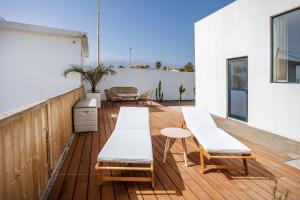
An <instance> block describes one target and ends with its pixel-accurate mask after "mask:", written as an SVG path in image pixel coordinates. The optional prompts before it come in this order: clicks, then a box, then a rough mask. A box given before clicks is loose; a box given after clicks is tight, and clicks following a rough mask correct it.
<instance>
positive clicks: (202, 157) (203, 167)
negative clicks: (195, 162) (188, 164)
mask: <svg viewBox="0 0 300 200" xmlns="http://www.w3.org/2000/svg"><path fill="white" fill-rule="evenodd" d="M181 127H182V128H185V129H188V128H187V126H186V122H185V121H184V120H183V121H182V124H181ZM198 144H199V153H200V172H201V173H205V172H206V171H209V170H212V169H243V170H245V174H246V175H248V163H247V160H248V159H251V160H255V155H254V154H253V153H251V154H229V153H226V154H220V153H218V154H217V153H209V152H207V151H206V150H205V149H204V148H203V147H202V146H201V144H200V142H199V141H198ZM205 158H206V159H207V160H211V159H214V158H219V159H243V167H238V166H236V165H212V164H210V165H208V164H206V163H205Z"/></svg>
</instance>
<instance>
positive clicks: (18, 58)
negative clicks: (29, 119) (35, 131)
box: [0, 22, 83, 115]
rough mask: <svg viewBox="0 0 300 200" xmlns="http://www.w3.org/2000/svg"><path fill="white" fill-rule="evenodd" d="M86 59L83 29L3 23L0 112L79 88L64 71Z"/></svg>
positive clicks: (76, 79) (77, 81) (0, 32)
mask: <svg viewBox="0 0 300 200" xmlns="http://www.w3.org/2000/svg"><path fill="white" fill-rule="evenodd" d="M77 33H78V35H77ZM82 62H83V56H82V41H81V38H80V33H79V32H75V31H67V30H61V29H54V28H48V27H41V26H35V25H28V24H21V23H15V22H0V91H1V98H0V115H1V114H4V113H7V112H13V111H14V110H16V109H17V110H20V107H21V108H22V107H27V106H29V105H33V104H34V103H35V102H40V101H42V100H45V99H48V98H51V97H54V96H57V95H60V94H63V93H65V92H67V91H69V90H72V89H75V88H77V87H79V86H80V85H81V78H80V76H79V75H74V76H72V75H71V76H68V78H67V79H66V78H65V77H64V76H63V71H64V70H65V69H66V68H67V67H69V66H70V65H71V64H82Z"/></svg>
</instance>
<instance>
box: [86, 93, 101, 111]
mask: <svg viewBox="0 0 300 200" xmlns="http://www.w3.org/2000/svg"><path fill="white" fill-rule="evenodd" d="M86 98H87V99H96V104H97V108H100V107H101V93H100V92H95V93H94V92H87V93H86Z"/></svg>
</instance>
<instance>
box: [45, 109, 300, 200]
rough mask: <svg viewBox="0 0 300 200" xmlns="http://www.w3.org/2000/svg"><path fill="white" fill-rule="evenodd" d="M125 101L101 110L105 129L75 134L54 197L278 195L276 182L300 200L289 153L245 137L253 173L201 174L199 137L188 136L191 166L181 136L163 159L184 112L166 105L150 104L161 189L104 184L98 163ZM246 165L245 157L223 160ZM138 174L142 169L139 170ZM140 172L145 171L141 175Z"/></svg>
mask: <svg viewBox="0 0 300 200" xmlns="http://www.w3.org/2000/svg"><path fill="white" fill-rule="evenodd" d="M118 110H119V106H114V107H110V106H104V107H102V108H101V109H99V127H100V130H99V132H93V133H81V134H77V135H76V136H75V139H74V140H73V143H72V145H71V147H70V150H69V153H68V154H67V156H66V159H65V161H64V163H63V166H62V168H61V170H60V172H59V175H58V177H57V180H56V182H55V184H54V186H53V188H52V190H51V193H50V196H49V199H103V200H109V199H188V200H193V199H230V200H235V199H255V200H259V199H266V200H271V199H272V190H271V187H272V186H273V185H274V180H275V179H278V190H279V192H281V193H285V192H286V190H287V189H288V190H289V199H295V200H296V199H300V171H299V170H296V169H294V168H292V167H289V166H288V165H286V164H284V162H285V161H286V160H287V159H288V158H286V157H282V156H278V155H276V154H274V153H272V152H271V151H270V150H268V149H266V148H264V147H261V146H258V145H256V144H254V143H250V142H247V141H245V140H242V139H240V138H239V139H240V140H241V141H242V142H244V143H245V144H246V145H248V146H249V147H251V148H252V149H253V150H254V152H255V154H256V156H257V161H249V175H248V176H244V173H243V171H239V170H230V171H226V170H221V171H211V172H207V173H206V174H201V173H200V170H199V150H198V148H197V145H196V143H195V142H194V141H193V139H189V140H188V141H187V149H188V159H189V164H190V166H189V167H186V166H185V165H184V159H183V156H182V154H179V152H182V151H183V149H182V145H181V143H180V141H176V142H174V141H173V142H171V144H170V146H171V152H172V153H173V154H169V155H168V158H167V163H166V164H163V163H162V159H163V150H164V144H165V138H164V137H163V136H160V130H161V129H162V128H165V127H170V126H172V127H174V126H176V127H178V126H179V125H180V121H181V114H180V113H178V112H176V111H172V110H170V109H168V108H166V107H163V106H160V105H154V106H150V112H151V114H150V115H151V116H150V119H151V131H152V135H153V137H152V143H153V154H154V158H155V160H154V170H155V175H156V176H155V188H152V187H151V185H150V183H118V182H114V183H110V182H107V183H105V184H104V185H103V186H102V187H101V188H100V187H98V180H97V173H96V172H95V169H94V166H95V163H96V157H97V155H98V153H99V151H100V149H101V148H102V147H103V145H104V144H105V142H106V140H107V139H108V138H109V136H110V134H111V133H112V131H113V129H114V125H115V122H116V119H117V113H118ZM215 162H226V163H231V164H235V165H242V161H241V160H232V161H219V160H216V161H215ZM137 173H138V172H137ZM139 173H140V172H139ZM139 175H140V174H139Z"/></svg>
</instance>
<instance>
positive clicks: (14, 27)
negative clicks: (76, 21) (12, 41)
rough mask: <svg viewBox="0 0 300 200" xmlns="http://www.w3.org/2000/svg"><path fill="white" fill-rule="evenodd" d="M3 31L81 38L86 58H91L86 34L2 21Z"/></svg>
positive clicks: (0, 22) (0, 24) (0, 27)
mask: <svg viewBox="0 0 300 200" xmlns="http://www.w3.org/2000/svg"><path fill="white" fill-rule="evenodd" d="M1 29H6V30H15V31H26V32H32V33H42V34H48V35H56V36H63V37H76V38H80V39H81V43H82V50H83V54H84V57H88V56H89V50H88V48H89V46H88V34H87V33H86V32H82V31H74V30H67V29H60V28H53V27H47V26H40V25H33V24H26V23H20V22H13V21H0V30H1Z"/></svg>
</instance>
